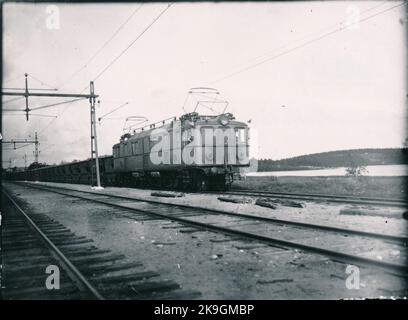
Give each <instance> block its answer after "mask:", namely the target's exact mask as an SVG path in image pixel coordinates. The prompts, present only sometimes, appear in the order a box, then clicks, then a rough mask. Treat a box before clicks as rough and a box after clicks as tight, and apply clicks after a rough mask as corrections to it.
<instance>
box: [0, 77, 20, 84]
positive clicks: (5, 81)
mask: <svg viewBox="0 0 408 320" xmlns="http://www.w3.org/2000/svg"><path fill="white" fill-rule="evenodd" d="M21 78H24V76H23V75H20V76H18V77H15V78H11V79H7V80H4V81H3V84H5V83H9V82H12V81H15V80H19V79H21Z"/></svg>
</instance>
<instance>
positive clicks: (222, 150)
mask: <svg viewBox="0 0 408 320" xmlns="http://www.w3.org/2000/svg"><path fill="white" fill-rule="evenodd" d="M249 139H250V136H249V127H248V125H247V124H246V123H245V122H241V121H237V120H236V119H235V117H234V116H233V115H232V114H231V113H222V114H219V115H211V116H208V115H200V114H198V113H197V112H191V113H187V114H184V115H182V116H181V117H179V118H177V117H174V118H170V119H166V120H164V121H161V122H158V123H154V124H150V125H148V126H145V127H141V128H138V129H136V130H133V131H132V132H128V133H125V134H123V135H122V136H121V138H120V141H119V142H118V143H117V144H115V145H114V146H113V148H112V149H113V150H112V151H113V152H112V153H113V154H112V156H103V157H100V158H99V172H100V178H101V184H102V185H103V186H129V187H157V188H165V189H167V188H169V189H175V190H190V191H201V190H226V189H229V187H230V186H231V184H232V182H233V181H234V180H236V179H239V178H240V168H242V167H248V166H249ZM95 169H96V167H95V160H90V159H88V160H85V161H79V162H72V163H67V164H61V165H53V166H45V167H41V168H36V169H31V170H25V171H20V172H11V173H8V174H6V175H5V178H6V179H12V180H31V181H50V182H63V183H79V184H93V183H94V182H95V176H96V174H95V173H96V170H95Z"/></svg>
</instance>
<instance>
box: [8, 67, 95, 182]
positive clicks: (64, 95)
mask: <svg viewBox="0 0 408 320" xmlns="http://www.w3.org/2000/svg"><path fill="white" fill-rule="evenodd" d="M27 76H28V74H27V73H26V74H25V88H24V92H11V91H8V92H7V91H3V90H2V92H1V94H2V95H3V96H20V97H21V96H22V97H25V109H24V110H21V111H24V112H25V115H26V121H28V119H29V113H30V111H31V110H35V109H39V108H46V107H52V106H55V105H59V104H62V103H58V104H52V105H48V106H43V107H39V108H33V109H30V107H29V104H28V97H31V96H34V97H51V98H52V97H54V98H56V97H59V98H78V99H82V98H83V99H89V103H90V108H91V163H90V166H91V186H93V182H94V179H93V166H94V158H95V162H96V184H97V185H96V188H97V189H101V188H102V187H101V182H100V175H99V159H98V146H97V139H96V115H95V99H96V98H97V97H98V95H96V94H95V90H94V83H93V81H91V82H90V93H89V94H71V93H49V92H46V93H41V92H31V91H29V90H28V80H27ZM32 90H34V89H32ZM36 140H37V134H36ZM36 146H37V147H36V150H35V157H36V161H38V154H39V151H38V144H36ZM14 149H15V148H14Z"/></svg>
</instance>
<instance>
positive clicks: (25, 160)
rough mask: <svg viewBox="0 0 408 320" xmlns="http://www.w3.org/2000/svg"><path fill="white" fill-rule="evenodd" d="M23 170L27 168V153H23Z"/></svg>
mask: <svg viewBox="0 0 408 320" xmlns="http://www.w3.org/2000/svg"><path fill="white" fill-rule="evenodd" d="M24 170H27V154H26V153H24Z"/></svg>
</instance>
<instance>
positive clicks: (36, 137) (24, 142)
mask: <svg viewBox="0 0 408 320" xmlns="http://www.w3.org/2000/svg"><path fill="white" fill-rule="evenodd" d="M1 143H7V144H12V145H13V149H14V150H16V149H17V148H16V144H18V143H23V144H29V143H33V144H34V145H35V151H34V158H35V162H37V163H38V155H39V154H40V151H39V149H38V146H39V145H40V142H39V141H38V135H37V132H36V133H35V139H34V140H27V139H24V140H22V139H19V140H13V139H11V140H9V141H1Z"/></svg>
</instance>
